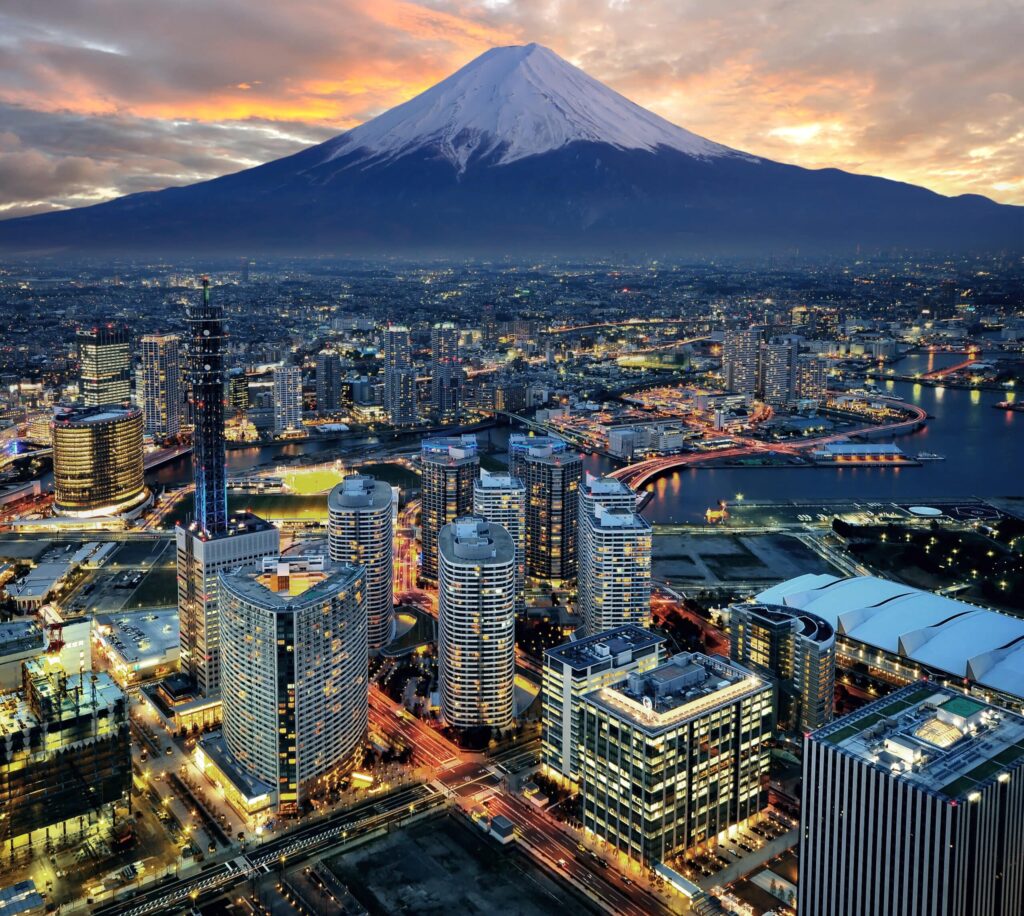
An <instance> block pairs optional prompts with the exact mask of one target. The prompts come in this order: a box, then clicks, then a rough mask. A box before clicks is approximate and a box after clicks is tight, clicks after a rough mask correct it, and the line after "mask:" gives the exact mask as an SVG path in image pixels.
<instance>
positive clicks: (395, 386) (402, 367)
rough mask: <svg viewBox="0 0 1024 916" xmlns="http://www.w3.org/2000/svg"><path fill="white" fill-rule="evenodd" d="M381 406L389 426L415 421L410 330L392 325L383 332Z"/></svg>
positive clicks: (411, 423)
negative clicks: (386, 415) (382, 402)
mask: <svg viewBox="0 0 1024 916" xmlns="http://www.w3.org/2000/svg"><path fill="white" fill-rule="evenodd" d="M384 409H385V410H386V411H387V414H388V422H389V423H390V424H391V425H392V426H413V425H415V423H416V419H417V417H416V372H415V370H414V369H413V365H412V341H411V339H410V337H409V329H408V328H407V327H402V326H400V325H392V326H391V327H389V328H388V329H387V330H386V331H385V332H384Z"/></svg>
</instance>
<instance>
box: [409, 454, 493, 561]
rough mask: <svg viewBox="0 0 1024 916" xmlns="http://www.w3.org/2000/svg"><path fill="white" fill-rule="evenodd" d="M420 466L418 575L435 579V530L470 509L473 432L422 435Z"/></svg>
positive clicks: (475, 464)
mask: <svg viewBox="0 0 1024 916" xmlns="http://www.w3.org/2000/svg"><path fill="white" fill-rule="evenodd" d="M420 467H421V470H422V473H421V483H420V490H421V493H420V575H421V576H422V577H423V578H424V579H428V580H431V581H436V580H437V535H438V532H439V531H440V530H441V528H443V527H444V526H445V525H447V524H448V523H449V522H453V521H455V519H457V518H461V517H462V516H464V515H469V514H470V513H471V512H472V511H473V485H474V483H475V482H476V479H477V476H478V475H479V473H480V457H479V455H478V454H477V444H476V436H474V435H464V436H443V437H440V438H435V439H424V440H423V443H422V445H421V447H420Z"/></svg>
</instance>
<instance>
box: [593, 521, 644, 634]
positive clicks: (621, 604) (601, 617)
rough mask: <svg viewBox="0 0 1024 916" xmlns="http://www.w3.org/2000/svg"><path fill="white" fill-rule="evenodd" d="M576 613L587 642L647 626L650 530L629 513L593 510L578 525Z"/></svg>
mask: <svg viewBox="0 0 1024 916" xmlns="http://www.w3.org/2000/svg"><path fill="white" fill-rule="evenodd" d="M580 530H581V534H582V532H583V531H586V535H583V536H581V538H580V540H581V541H583V542H585V545H586V546H585V548H584V549H583V550H582V551H580V556H579V575H578V582H579V588H578V592H577V593H578V596H579V597H578V608H579V613H580V615H581V616H582V618H583V626H584V630H585V631H586V633H587V635H588V636H593V635H595V634H597V633H602V632H604V631H605V630H611V629H613V628H614V627H620V626H624V625H625V624H630V623H633V624H639V625H640V626H648V625H649V624H650V622H651V526H650V524H649V523H648V522H647V520H646V519H645V518H642V517H641V516H639V515H637V514H636V512H634V511H633V510H632V509H624V508H621V507H618V506H613V507H611V508H606V507H605V506H603V505H600V504H598V505H596V506H595V507H594V510H593V512H589V513H587V515H586V516H584V517H583V518H581V519H580Z"/></svg>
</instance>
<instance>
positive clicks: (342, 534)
mask: <svg viewBox="0 0 1024 916" xmlns="http://www.w3.org/2000/svg"><path fill="white" fill-rule="evenodd" d="M392 496H393V492H392V489H391V486H390V485H389V484H386V483H384V481H382V480H375V479H374V478H373V477H368V476H365V475H362V474H352V475H350V476H349V477H346V478H345V479H344V480H343V481H342V482H341V483H339V484H338V485H337V486H336V487H335V488H334V489H333V490H331V495H330V496H329V497H328V498H327V512H328V520H327V543H328V552H329V553H330V557H331V559H332V560H333V561H334V562H336V563H348V564H350V565H352V566H361V567H363V568H364V569H365V570H366V614H367V619H368V623H367V639H368V642H369V648H370V651H371V652H376V651H378V650H380V649H382V648H384V646H386V645H387V644H388V643H389V642H391V638H392V636H393V635H394V619H395V613H394V597H393V588H394V570H393V569H392V553H393V542H394V533H395V529H394V515H393V508H392Z"/></svg>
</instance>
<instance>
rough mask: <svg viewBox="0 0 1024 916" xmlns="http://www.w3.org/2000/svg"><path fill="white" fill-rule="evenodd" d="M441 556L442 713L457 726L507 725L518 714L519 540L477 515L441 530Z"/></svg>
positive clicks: (439, 584)
mask: <svg viewBox="0 0 1024 916" xmlns="http://www.w3.org/2000/svg"><path fill="white" fill-rule="evenodd" d="M438 557H439V564H440V572H439V576H438V615H437V619H438V637H437V645H438V668H439V679H440V690H441V712H442V713H443V714H444V718H445V721H446V722H447V723H448V724H449V725H453V726H455V727H456V728H474V727H479V726H491V727H492V728H504V727H506V726H507V725H509V724H511V722H512V720H513V718H514V717H515V660H516V645H515V621H516V613H515V590H516V550H515V544H513V542H512V538H511V536H510V535H509V533H508V532H507V531H506V530H505V529H504V528H502V527H501V526H500V525H495V524H493V523H491V522H488V521H486V520H485V519H482V518H475V517H472V516H470V517H467V518H460V519H458V520H456V521H454V522H452V523H451V524H448V525H445V526H444V528H442V529H441V532H440V534H439V536H438Z"/></svg>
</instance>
